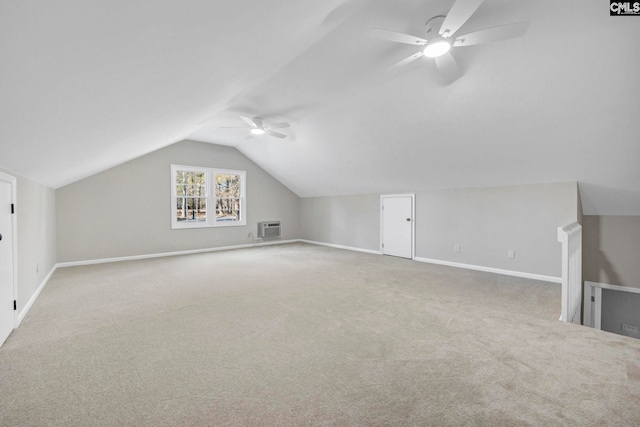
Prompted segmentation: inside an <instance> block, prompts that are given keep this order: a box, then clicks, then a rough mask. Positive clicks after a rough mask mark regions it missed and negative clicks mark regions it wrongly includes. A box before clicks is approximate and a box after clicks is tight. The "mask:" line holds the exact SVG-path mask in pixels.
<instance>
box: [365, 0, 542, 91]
mask: <svg viewBox="0 0 640 427" xmlns="http://www.w3.org/2000/svg"><path fill="white" fill-rule="evenodd" d="M482 1H483V0H457V1H456V2H455V3H454V4H453V6H452V7H451V9H450V10H449V13H448V14H447V15H446V16H445V15H439V16H434V17H433V18H431V19H430V20H429V21H427V27H426V36H425V38H421V37H416V36H413V35H410V34H404V33H398V32H395V31H389V30H384V29H381V28H374V29H373V30H371V35H373V36H375V37H378V38H381V39H383V40H388V41H392V42H396V43H404V44H411V45H416V46H424V48H423V50H421V51H419V52H417V53H414V54H413V55H411V56H409V57H408V58H405V59H403V60H402V61H400V62H397V63H395V64H394V65H392V66H391V67H389V68H396V67H401V66H403V65H406V64H409V63H410V62H413V61H415V60H416V59H418V58H420V57H421V56H426V57H428V58H434V60H435V63H436V67H437V69H438V71H439V72H440V73H441V74H442V75H443V77H444V78H445V80H446V81H447V83H451V82H453V81H455V80H457V79H458V78H459V77H460V76H461V71H460V68H459V67H458V63H457V62H456V60H455V58H454V57H453V56H452V55H451V53H450V50H451V48H456V47H463V46H472V45H478V44H482V43H490V42H494V41H499V40H506V39H511V38H515V37H520V36H522V35H524V33H526V32H527V29H528V28H529V22H528V21H525V22H516V23H513V24H506V25H501V26H498V27H492V28H487V29H484V30H480V31H476V32H473V33H469V34H463V35H459V36H456V37H454V36H455V34H456V31H458V30H459V29H460V27H462V26H463V25H464V24H465V22H467V21H468V20H469V18H471V16H472V15H473V14H474V13H475V11H476V10H477V9H478V7H479V6H480V5H481V4H482Z"/></svg>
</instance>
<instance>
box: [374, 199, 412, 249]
mask: <svg viewBox="0 0 640 427" xmlns="http://www.w3.org/2000/svg"><path fill="white" fill-rule="evenodd" d="M381 204H382V211H381V212H382V214H381V215H382V219H381V223H382V233H381V234H382V245H381V246H382V248H381V249H382V253H383V254H384V255H393V256H397V257H402V258H409V259H413V196H412V195H398V196H382V197H381Z"/></svg>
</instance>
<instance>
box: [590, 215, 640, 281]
mask: <svg viewBox="0 0 640 427" xmlns="http://www.w3.org/2000/svg"><path fill="white" fill-rule="evenodd" d="M582 226H583V230H582V233H583V240H582V243H583V244H582V246H583V248H582V275H583V279H584V280H588V281H590V282H598V283H608V284H611V285H620V286H630V287H635V288H640V216H637V215H634V216H612V215H607V216H600V215H585V216H584V217H583V224H582Z"/></svg>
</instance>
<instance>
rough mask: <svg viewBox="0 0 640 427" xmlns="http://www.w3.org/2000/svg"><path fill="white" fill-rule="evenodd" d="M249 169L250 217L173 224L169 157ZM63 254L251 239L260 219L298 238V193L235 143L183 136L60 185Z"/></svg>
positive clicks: (96, 255)
mask: <svg viewBox="0 0 640 427" xmlns="http://www.w3.org/2000/svg"><path fill="white" fill-rule="evenodd" d="M172 163H173V164H181V165H189V166H204V167H214V168H223V169H235V170H244V171H246V172H247V178H246V179H247V225H246V226H235V227H218V228H199V229H181V230H173V229H171V217H170V197H171V171H170V165H171V164H172ZM56 198H57V204H56V212H57V233H58V261H59V262H70V261H81V260H93V259H104V258H115V257H123V256H133V255H147V254H156V253H165V252H175V251H184V250H193V249H206V248H213V247H219V246H232V245H239V244H248V243H252V240H251V239H250V238H249V237H248V233H249V232H253V235H254V236H255V233H256V224H257V222H258V221H265V220H269V221H270V220H281V221H282V239H283V240H288V239H297V238H299V198H298V196H297V195H295V194H294V193H293V192H291V191H290V190H289V189H288V188H286V187H285V186H283V185H282V184H281V183H280V182H278V181H277V180H275V179H274V178H273V177H272V176H271V175H269V174H268V173H267V172H265V171H264V170H263V169H261V168H260V167H259V166H257V165H256V164H255V163H254V162H253V161H251V160H250V159H248V158H247V157H246V156H244V155H243V154H242V153H240V152H239V151H238V150H236V149H235V148H232V147H226V146H220V145H213V144H207V143H202V142H195V141H182V142H179V143H176V144H173V145H171V146H168V147H166V148H163V149H161V150H158V151H155V152H153V153H150V154H148V155H145V156H143V157H140V158H137V159H134V160H131V161H129V162H127V163H124V164H122V165H119V166H116V167H114V168H111V169H108V170H106V171H104V172H101V173H99V174H96V175H93V176H91V177H88V178H85V179H83V180H81V181H78V182H75V183H73V184H70V185H68V186H65V187H62V188H59V189H58V190H57V191H56Z"/></svg>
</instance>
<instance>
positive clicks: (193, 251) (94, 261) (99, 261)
mask: <svg viewBox="0 0 640 427" xmlns="http://www.w3.org/2000/svg"><path fill="white" fill-rule="evenodd" d="M297 242H299V240H297V239H294V240H274V241H268V242H258V243H247V244H242V245H232V246H218V247H215V248H204V249H190V250H186V251H175V252H161V253H156V254H144V255H131V256H122V257H116V258H101V259H88V260H84V261H69V262H60V263H58V264H57V266H58V267H76V266H79V265H93V264H105V263H109V262H120V261H135V260H139V259H149V258H162V257H168V256H176V255H191V254H200V253H205V252H217V251H228V250H231V249H242V248H252V247H256V246H269V245H282V244H285V243H297Z"/></svg>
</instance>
